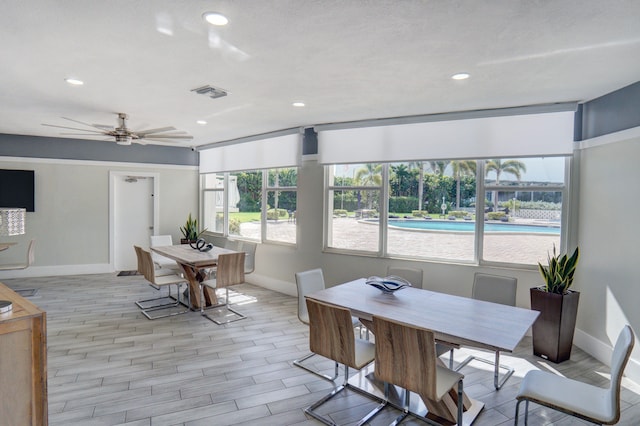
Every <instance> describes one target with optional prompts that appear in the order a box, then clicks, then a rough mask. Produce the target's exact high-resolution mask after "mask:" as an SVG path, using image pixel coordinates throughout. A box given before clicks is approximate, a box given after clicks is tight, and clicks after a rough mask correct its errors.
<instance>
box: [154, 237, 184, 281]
mask: <svg viewBox="0 0 640 426" xmlns="http://www.w3.org/2000/svg"><path fill="white" fill-rule="evenodd" d="M172 245H173V239H172V238H171V235H151V236H150V237H149V247H163V246H172ZM151 258H152V259H153V263H154V264H155V265H156V269H160V270H162V271H167V270H169V271H170V272H171V273H174V274H175V273H178V274H181V273H182V268H181V267H180V265H178V262H176V261H175V260H173V259H169V258H168V257H165V256H162V255H161V254H158V253H156V252H154V251H153V250H152V251H151ZM163 274H164V272H162V273H159V272H158V271H156V275H163Z"/></svg>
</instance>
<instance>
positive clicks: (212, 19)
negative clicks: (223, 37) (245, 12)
mask: <svg viewBox="0 0 640 426" xmlns="http://www.w3.org/2000/svg"><path fill="white" fill-rule="evenodd" d="M202 17H203V18H204V20H205V21H207V22H208V23H210V24H211V25H218V26H222V25H227V24H228V23H229V20H228V19H227V17H226V16H224V15H223V14H221V13H218V12H205V13H203V14H202Z"/></svg>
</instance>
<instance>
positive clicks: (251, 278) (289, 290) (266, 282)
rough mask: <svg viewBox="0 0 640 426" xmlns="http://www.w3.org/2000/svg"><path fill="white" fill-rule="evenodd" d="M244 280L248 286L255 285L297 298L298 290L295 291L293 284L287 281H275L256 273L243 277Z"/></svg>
mask: <svg viewBox="0 0 640 426" xmlns="http://www.w3.org/2000/svg"><path fill="white" fill-rule="evenodd" d="M244 279H245V281H246V282H248V283H249V284H253V285H257V286H258V287H263V288H266V289H269V290H273V291H277V292H279V293H283V294H287V295H289V296H294V297H297V296H298V290H296V286H295V284H292V283H290V282H287V281H282V280H277V279H275V278H271V277H266V276H264V275H260V274H256V273H252V274H248V275H245V277H244Z"/></svg>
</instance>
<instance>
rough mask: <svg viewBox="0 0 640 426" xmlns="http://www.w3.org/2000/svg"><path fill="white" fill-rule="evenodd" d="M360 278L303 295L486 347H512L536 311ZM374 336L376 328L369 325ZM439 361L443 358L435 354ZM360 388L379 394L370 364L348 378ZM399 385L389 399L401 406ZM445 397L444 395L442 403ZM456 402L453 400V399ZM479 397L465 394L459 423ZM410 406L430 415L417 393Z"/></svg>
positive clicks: (473, 413)
mask: <svg viewBox="0 0 640 426" xmlns="http://www.w3.org/2000/svg"><path fill="white" fill-rule="evenodd" d="M366 281H367V280H366V279H365V278H360V279H357V280H354V281H350V282H347V283H344V284H339V285H336V286H333V287H328V288H326V289H324V290H320V291H318V292H315V293H311V294H309V295H307V296H306V297H307V298H309V299H313V300H317V301H320V302H324V303H328V304H332V305H336V306H340V307H343V308H347V309H349V310H350V311H351V314H352V315H353V316H356V317H358V318H361V319H362V321H363V323H365V324H371V321H372V319H373V316H380V317H384V318H388V319H391V320H394V321H398V322H401V323H404V324H407V325H409V326H414V327H418V328H423V329H427V330H431V331H432V332H433V333H434V337H435V339H436V341H438V342H442V343H445V344H449V345H451V346H454V347H459V346H468V347H472V348H479V349H486V350H489V351H496V350H499V351H501V352H513V351H514V350H515V348H516V346H517V345H518V344H519V343H520V341H521V340H522V338H523V337H524V336H525V334H526V333H527V331H528V330H529V328H530V327H531V326H532V325H533V323H534V322H535V320H536V318H537V317H538V315H539V312H538V311H533V310H531V309H524V308H520V307H515V306H508V305H502V304H497V303H492V302H485V301H481V300H476V299H472V298H469V297H461V296H456V295H452V294H447V293H441V292H436V291H430V290H426V289H420V288H415V287H406V288H403V289H401V290H398V291H396V292H393V293H385V292H382V291H381V290H379V289H378V288H375V287H373V286H371V285H367V284H366ZM372 332H373V334H374V336H375V330H372ZM439 362H440V363H441V365H442V366H445V364H444V363H443V362H442V361H441V360H439ZM349 382H350V383H351V384H352V385H354V386H357V387H359V388H361V389H362V390H364V391H366V392H368V393H371V394H374V395H376V396H378V397H383V396H384V394H383V384H381V383H380V382H378V381H376V380H375V372H374V371H373V366H372V365H369V366H368V367H365V369H363V370H362V371H361V373H359V374H357V375H354V377H352V378H350V379H349ZM402 392H403V391H402V390H398V392H397V393H396V399H395V400H392V401H390V403H391V404H392V405H394V406H396V407H397V408H400V409H401V408H402V398H401V397H400V396H401V394H402ZM447 402H451V401H444V405H446V404H447ZM454 405H455V403H454ZM483 407H484V403H483V402H481V401H478V400H475V399H471V398H469V397H468V396H467V395H466V393H465V395H464V410H465V411H464V416H463V417H464V422H463V423H464V424H465V425H470V424H472V423H473V421H474V420H475V418H476V417H477V416H478V414H479V413H480V411H481V410H482V408H483ZM410 412H411V413H413V414H417V415H419V416H423V417H424V416H427V417H429V413H428V412H427V411H426V407H425V405H424V404H423V403H422V401H421V400H420V398H419V397H414V398H412V404H411V406H410Z"/></svg>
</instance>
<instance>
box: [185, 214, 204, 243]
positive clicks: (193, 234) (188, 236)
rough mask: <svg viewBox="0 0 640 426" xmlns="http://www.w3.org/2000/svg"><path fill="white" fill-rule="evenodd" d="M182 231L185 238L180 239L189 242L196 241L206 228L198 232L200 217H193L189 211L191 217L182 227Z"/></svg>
mask: <svg viewBox="0 0 640 426" xmlns="http://www.w3.org/2000/svg"><path fill="white" fill-rule="evenodd" d="M180 232H182V235H183V236H184V238H182V239H181V240H180V242H181V243H182V244H187V243H190V242H193V241H196V240H197V239H198V237H200V235H202V233H203V232H204V230H202V231H200V232H198V219H193V218H192V217H191V213H189V217H188V218H187V221H186V222H185V224H184V226H181V227H180Z"/></svg>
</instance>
